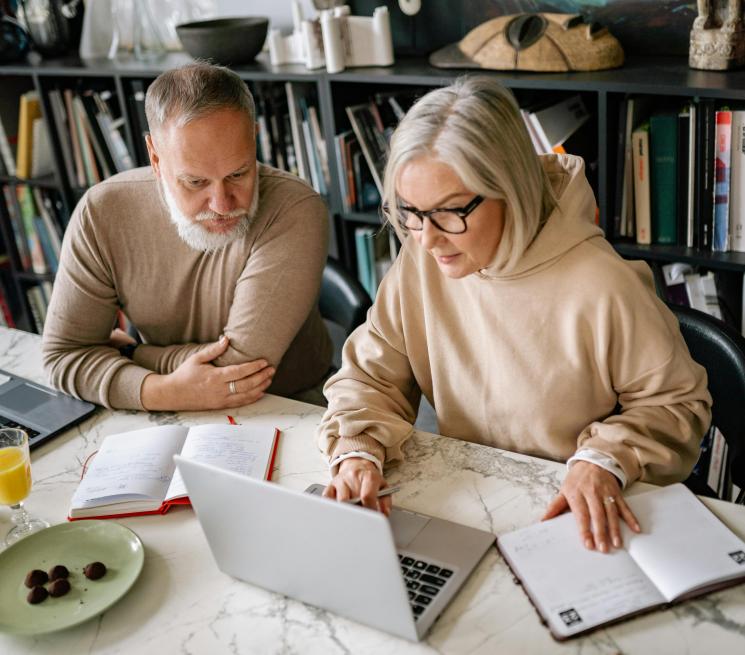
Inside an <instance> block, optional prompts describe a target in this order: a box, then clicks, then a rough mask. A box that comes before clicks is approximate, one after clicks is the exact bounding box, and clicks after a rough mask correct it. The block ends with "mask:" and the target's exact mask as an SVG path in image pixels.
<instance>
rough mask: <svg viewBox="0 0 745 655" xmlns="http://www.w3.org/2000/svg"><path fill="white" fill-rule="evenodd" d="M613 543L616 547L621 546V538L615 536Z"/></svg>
mask: <svg viewBox="0 0 745 655" xmlns="http://www.w3.org/2000/svg"><path fill="white" fill-rule="evenodd" d="M613 545H614V546H615V547H616V548H620V547H621V540H620V539H619V538H618V537H614V538H613Z"/></svg>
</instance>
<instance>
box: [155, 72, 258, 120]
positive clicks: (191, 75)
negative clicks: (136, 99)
mask: <svg viewBox="0 0 745 655" xmlns="http://www.w3.org/2000/svg"><path fill="white" fill-rule="evenodd" d="M220 109H235V110H237V111H241V112H245V113H246V115H247V116H248V118H249V119H250V121H251V122H252V123H253V122H254V120H255V117H256V110H255V106H254V100H253V97H252V96H251V92H250V91H249V90H248V87H247V86H246V84H245V82H244V81H243V80H242V79H241V78H240V77H238V75H236V74H235V73H234V72H233V71H231V70H230V69H228V68H225V67H224V66H215V65H214V64H208V63H206V62H201V61H198V62H195V63H193V64H187V65H186V66H182V67H180V68H174V69H172V70H168V71H166V72H165V73H162V74H161V75H159V76H158V77H157V78H156V80H155V81H154V82H153V83H152V84H151V85H150V86H149V87H148V90H147V94H146V96H145V113H146V115H147V122H148V126H149V128H150V132H156V131H158V130H159V129H161V128H162V127H163V126H164V125H165V124H166V123H167V122H169V121H172V120H174V121H176V124H177V125H179V126H182V125H186V124H187V123H189V122H191V121H193V120H195V119H197V118H200V117H202V116H206V115H207V114H211V113H212V112H214V111H218V110H220Z"/></svg>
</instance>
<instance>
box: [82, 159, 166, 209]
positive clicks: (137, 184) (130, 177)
mask: <svg viewBox="0 0 745 655" xmlns="http://www.w3.org/2000/svg"><path fill="white" fill-rule="evenodd" d="M157 189H158V185H157V180H156V177H155V174H154V173H153V169H152V168H151V167H150V166H143V167H141V168H133V169H131V170H128V171H124V172H123V173H117V174H116V175H112V176H111V177H109V178H107V179H106V180H104V181H103V182H99V183H98V184H96V185H94V186H92V187H91V188H90V189H89V190H88V192H87V194H86V195H87V196H88V199H89V201H93V202H100V201H106V200H110V199H111V198H118V197H122V196H126V197H128V198H135V197H141V194H146V195H147V194H151V193H152V194H157V192H158V190H157ZM133 193H135V194H137V195H132V194H133Z"/></svg>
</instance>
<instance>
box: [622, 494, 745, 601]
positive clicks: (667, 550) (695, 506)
mask: <svg viewBox="0 0 745 655" xmlns="http://www.w3.org/2000/svg"><path fill="white" fill-rule="evenodd" d="M626 502H627V503H628V504H629V506H630V507H631V510H632V511H633V512H634V514H635V515H636V518H637V519H638V520H639V522H640V524H641V526H642V529H643V530H644V533H643V534H634V533H632V532H631V531H630V530H628V529H626V530H625V531H624V536H623V538H624V541H625V543H626V544H627V549H628V551H629V554H630V555H631V556H632V557H633V558H634V560H636V562H637V563H638V564H639V566H640V567H641V568H643V569H644V570H645V571H646V573H647V575H648V576H649V577H650V578H651V579H652V580H653V581H654V583H655V585H657V588H658V589H659V590H660V591H661V592H662V593H663V595H664V596H665V598H666V599H667V600H668V601H672V600H675V599H676V598H677V597H678V596H680V595H682V594H685V593H686V592H688V591H691V590H693V589H695V588H696V587H699V586H703V585H706V584H711V583H714V582H718V581H721V580H726V579H727V578H733V577H737V576H738V575H745V563H738V560H740V561H741V560H742V559H743V558H745V543H744V542H743V541H742V540H741V539H739V538H738V537H737V536H736V535H735V534H734V533H733V532H731V531H730V529H729V528H727V526H725V525H724V524H723V523H722V522H721V521H720V520H719V519H718V518H717V517H716V516H714V514H712V513H711V512H710V511H709V510H708V509H707V508H706V507H705V506H704V504H703V503H702V502H701V501H700V500H699V499H698V498H696V497H695V496H694V495H693V493H691V492H690V491H689V490H688V489H687V488H686V487H685V486H684V485H682V484H674V485H670V486H669V487H662V488H660V489H655V490H653V491H649V492H646V493H643V494H639V495H637V496H629V497H628V498H627V499H626ZM737 553H742V555H737Z"/></svg>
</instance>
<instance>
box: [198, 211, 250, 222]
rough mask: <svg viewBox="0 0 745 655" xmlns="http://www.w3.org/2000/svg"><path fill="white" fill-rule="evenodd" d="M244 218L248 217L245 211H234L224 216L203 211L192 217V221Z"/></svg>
mask: <svg viewBox="0 0 745 655" xmlns="http://www.w3.org/2000/svg"><path fill="white" fill-rule="evenodd" d="M244 216H248V211H247V210H245V209H234V210H233V211H229V212H226V213H225V214H218V213H217V212H213V211H203V212H199V213H198V214H196V215H195V216H194V220H195V221H197V222H202V221H220V220H223V221H224V220H226V219H229V218H243V217H244Z"/></svg>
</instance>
